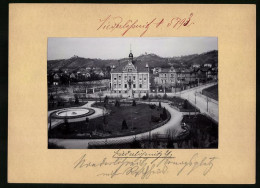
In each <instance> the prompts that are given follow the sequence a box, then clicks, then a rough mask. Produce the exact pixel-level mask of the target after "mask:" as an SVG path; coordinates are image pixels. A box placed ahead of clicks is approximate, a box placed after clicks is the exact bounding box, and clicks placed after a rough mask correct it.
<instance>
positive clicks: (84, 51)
mask: <svg viewBox="0 0 260 188" xmlns="http://www.w3.org/2000/svg"><path fill="white" fill-rule="evenodd" d="M130 45H131V48H132V53H133V55H134V57H137V56H139V55H141V54H144V53H154V54H156V55H159V56H161V57H174V56H181V55H190V54H200V53H203V52H207V51H211V50H218V39H217V37H160V38H157V37H153V38H150V37H142V38H122V37H120V38H48V60H53V59H67V58H70V57H72V56H73V55H77V56H79V57H85V58H100V59H120V58H125V57H128V54H129V51H130Z"/></svg>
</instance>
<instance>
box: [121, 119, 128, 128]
mask: <svg viewBox="0 0 260 188" xmlns="http://www.w3.org/2000/svg"><path fill="white" fill-rule="evenodd" d="M124 129H128V126H127V123H126V121H125V120H123V122H122V130H124Z"/></svg>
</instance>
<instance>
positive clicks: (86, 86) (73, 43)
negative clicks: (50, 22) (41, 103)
mask: <svg viewBox="0 0 260 188" xmlns="http://www.w3.org/2000/svg"><path fill="white" fill-rule="evenodd" d="M47 50H48V58H47V59H48V62H47V81H48V126H47V128H48V149H167V148H171V149H208V148H212V149H217V148H218V142H219V135H218V132H219V127H218V121H219V120H218V117H219V111H218V109H219V108H218V39H217V37H169V38H167V37H162V38H155V37H153V38H149V37H145V38H48V49H47ZM46 102H47V101H46Z"/></svg>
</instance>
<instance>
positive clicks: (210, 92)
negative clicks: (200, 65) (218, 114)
mask: <svg viewBox="0 0 260 188" xmlns="http://www.w3.org/2000/svg"><path fill="white" fill-rule="evenodd" d="M202 93H203V94H204V95H206V96H207V97H210V98H212V99H214V100H216V101H218V84H217V85H214V86H211V87H209V88H206V89H203V90H202Z"/></svg>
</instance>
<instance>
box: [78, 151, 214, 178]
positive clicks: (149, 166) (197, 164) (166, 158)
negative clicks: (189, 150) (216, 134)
mask: <svg viewBox="0 0 260 188" xmlns="http://www.w3.org/2000/svg"><path fill="white" fill-rule="evenodd" d="M216 159H217V158H216V157H214V156H210V157H206V156H201V155H199V154H198V153H195V154H193V155H192V156H191V157H190V158H189V159H188V160H182V159H178V158H177V157H175V156H174V155H173V153H172V151H170V150H167V151H156V152H153V153H148V152H145V151H143V150H139V151H134V152H133V151H124V150H121V149H119V150H116V151H115V152H114V154H113V156H112V158H110V159H109V158H107V157H105V158H103V160H101V161H99V162H96V161H95V162H93V161H89V160H88V157H87V155H86V154H83V155H82V156H80V157H79V158H78V159H77V160H76V161H75V163H74V165H73V168H74V169H84V168H101V169H102V168H103V169H104V170H107V171H106V172H102V173H99V174H97V176H106V177H110V178H115V177H116V176H122V175H130V176H134V177H140V178H141V179H148V178H150V177H151V176H152V175H156V174H166V173H168V170H169V168H174V170H176V174H173V175H176V176H180V175H190V174H192V173H195V172H196V171H197V172H198V173H201V174H202V175H204V176H206V175H207V174H209V173H210V171H211V170H212V169H213V167H214V163H215V161H216ZM104 167H105V168H104ZM106 167H107V168H106Z"/></svg>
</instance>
